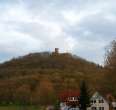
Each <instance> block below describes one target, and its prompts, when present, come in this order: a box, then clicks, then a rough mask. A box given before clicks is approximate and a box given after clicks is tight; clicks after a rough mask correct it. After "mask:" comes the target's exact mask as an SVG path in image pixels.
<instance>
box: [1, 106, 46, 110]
mask: <svg viewBox="0 0 116 110" xmlns="http://www.w3.org/2000/svg"><path fill="white" fill-rule="evenodd" d="M0 110H45V109H44V108H43V107H37V106H17V105H12V106H11V105H10V106H0Z"/></svg>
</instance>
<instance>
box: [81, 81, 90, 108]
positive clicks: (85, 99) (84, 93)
mask: <svg viewBox="0 0 116 110" xmlns="http://www.w3.org/2000/svg"><path fill="white" fill-rule="evenodd" d="M89 104H90V96H89V91H88V88H87V86H86V83H85V81H82V82H81V85H80V108H81V110H86V109H87V107H88V106H89Z"/></svg>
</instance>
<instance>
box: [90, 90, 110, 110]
mask: <svg viewBox="0 0 116 110" xmlns="http://www.w3.org/2000/svg"><path fill="white" fill-rule="evenodd" d="M91 110H109V103H108V101H107V100H106V99H105V98H104V97H102V96H101V95H100V94H99V93H98V92H96V93H94V94H93V96H92V97H91Z"/></svg>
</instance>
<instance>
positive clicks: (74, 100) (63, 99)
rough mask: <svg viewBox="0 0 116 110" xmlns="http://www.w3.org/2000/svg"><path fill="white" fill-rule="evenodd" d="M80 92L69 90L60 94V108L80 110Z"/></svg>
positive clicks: (61, 109)
mask: <svg viewBox="0 0 116 110" xmlns="http://www.w3.org/2000/svg"><path fill="white" fill-rule="evenodd" d="M79 96H80V94H79V92H78V91H72V90H67V91H63V92H61V93H60V95H59V100H60V110H79Z"/></svg>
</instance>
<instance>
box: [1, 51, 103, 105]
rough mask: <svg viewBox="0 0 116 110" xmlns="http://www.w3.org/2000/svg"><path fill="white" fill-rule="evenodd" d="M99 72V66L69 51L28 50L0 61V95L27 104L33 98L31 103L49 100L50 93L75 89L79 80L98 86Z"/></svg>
mask: <svg viewBox="0 0 116 110" xmlns="http://www.w3.org/2000/svg"><path fill="white" fill-rule="evenodd" d="M103 75H104V74H103V73H102V67H100V66H99V65H96V64H94V63H92V62H89V61H86V60H84V59H82V58H80V57H77V56H74V55H72V54H70V53H58V54H55V53H50V52H41V53H32V54H28V55H25V56H22V57H19V58H15V59H12V60H10V61H8V62H5V63H3V64H0V97H1V100H5V101H6V100H7V101H8V102H9V101H11V99H12V101H15V102H16V100H18V102H22V100H24V101H25V102H26V103H30V98H31V97H33V98H32V99H31V103H42V104H45V103H48V102H49V103H50V102H51V100H53V99H54V97H53V94H57V93H58V92H59V91H62V90H67V89H78V88H79V84H80V81H81V80H86V81H87V82H88V85H89V87H90V88H91V90H94V89H96V88H97V89H99V88H100V86H99V84H100V80H101V79H102V77H103ZM98 80H99V82H98ZM43 91H44V92H43ZM45 91H47V93H46V92H45ZM48 93H50V94H51V95H50V94H49V95H48ZM25 94H26V97H24V96H25ZM49 96H50V98H49ZM54 96H56V95H54ZM11 97H12V98H11ZM37 97H38V98H37ZM40 97H42V99H43V102H42V101H40V100H39V99H40ZM46 97H48V99H49V100H47V101H46ZM51 97H52V99H51ZM36 98H37V99H36ZM28 101H29V102H28Z"/></svg>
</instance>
